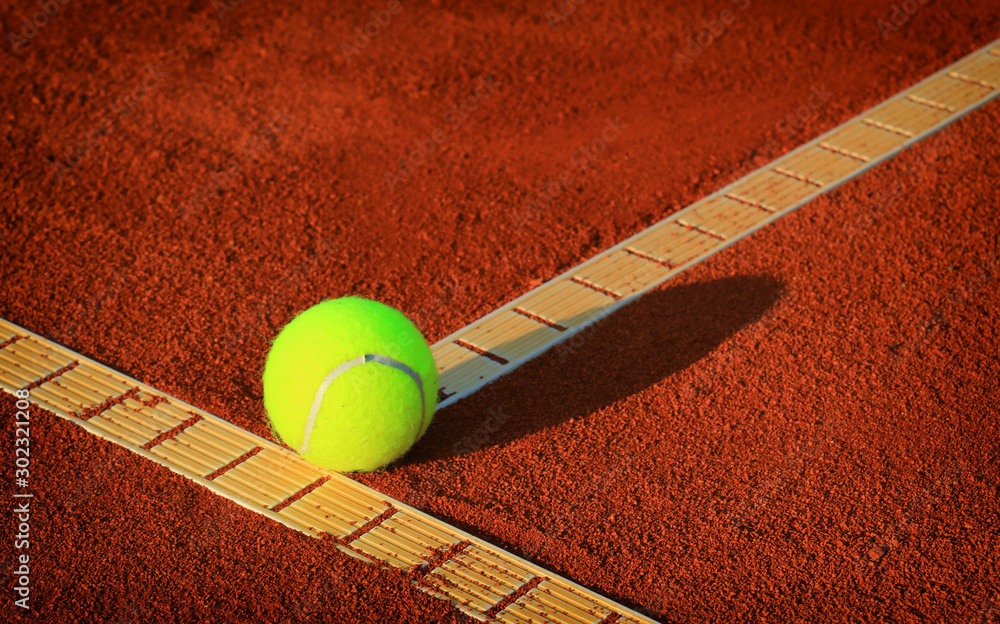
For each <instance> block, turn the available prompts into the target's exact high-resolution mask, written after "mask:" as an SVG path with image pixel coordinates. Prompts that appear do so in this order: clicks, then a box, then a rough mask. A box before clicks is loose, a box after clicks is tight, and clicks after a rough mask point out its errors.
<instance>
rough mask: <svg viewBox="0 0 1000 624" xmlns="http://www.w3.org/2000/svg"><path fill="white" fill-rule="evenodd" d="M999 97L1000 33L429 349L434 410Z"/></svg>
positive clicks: (465, 394) (488, 381)
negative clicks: (434, 375) (435, 387)
mask: <svg viewBox="0 0 1000 624" xmlns="http://www.w3.org/2000/svg"><path fill="white" fill-rule="evenodd" d="M998 95H1000V39H998V40H997V41H994V42H993V43H991V44H989V45H987V46H985V47H983V48H981V49H979V50H977V51H976V52H973V53H972V54H970V55H968V56H966V57H964V58H962V59H961V60H959V61H957V62H956V63H954V64H952V65H950V66H948V67H946V68H944V69H942V70H941V71H939V72H937V73H936V74H933V75H931V76H930V77H928V78H926V79H924V80H922V81H920V82H919V83H917V84H915V85H914V86H912V87H910V88H909V89H906V90H904V91H902V92H901V93H898V94H897V95H895V96H893V97H891V98H889V99H887V100H885V101H884V102H882V103H880V104H878V105H876V106H875V107H873V108H871V109H869V110H867V111H865V112H863V113H861V114H860V115H858V116H857V117H855V118H853V119H851V120H850V121H847V122H845V123H843V124H841V125H839V126H837V127H836V128H834V129H833V130H830V131H829V132H827V133H826V134H823V135H822V136H820V137H817V138H816V139H814V140H812V141H810V142H808V143H806V144H804V145H802V146H800V147H799V148H797V149H795V150H793V151H791V152H789V153H788V154H786V155H784V156H781V157H780V158H777V159H775V160H774V161H772V162H771V163H769V164H767V165H765V166H763V167H761V168H760V169H757V170H756V171H754V172H752V173H750V174H748V175H746V176H745V177H743V178H741V179H739V180H737V181H736V182H733V183H732V184H730V185H728V186H726V187H725V188H722V189H720V190H718V191H716V192H715V193H712V194H711V195H709V196H707V197H705V198H704V199H702V200H700V201H698V202H695V203H694V204H692V205H690V206H688V207H686V208H684V209H682V210H680V211H678V212H677V213H675V214H673V215H671V216H669V217H667V218H666V219H663V220H662V221H660V222H659V223H656V224H655V225H652V226H651V227H649V228H647V229H646V230H643V231H642V232H639V233H638V234H636V235H635V236H632V237H631V238H628V239H626V240H624V241H622V242H621V243H619V244H617V245H615V246H613V247H611V248H610V249H608V250H606V251H604V252H602V253H600V254H598V255H597V256H595V257H593V258H591V259H590V260H587V261H586V262H583V263H582V264H579V265H577V266H575V267H573V268H572V269H569V270H568V271H566V272H565V273H563V274H561V275H559V276H558V277H555V278H553V279H551V280H549V281H548V282H546V283H544V284H542V285H541V286H538V287H537V288H535V289H534V290H532V291H530V292H528V293H526V294H524V295H522V296H520V297H518V298H516V299H514V300H513V301H511V302H510V303H508V304H506V305H504V306H502V307H500V308H498V309H497V310H494V311H493V312H491V313H489V314H487V315H486V316H484V317H483V318H481V319H479V320H478V321H475V322H474V323H472V324H470V325H468V326H466V327H464V328H462V329H460V330H458V331H456V332H455V333H453V334H451V335H450V336H448V337H446V338H445V339H443V340H441V341H440V342H438V343H436V344H434V345H433V346H432V347H431V351H432V352H433V353H434V358H435V360H436V361H437V364H438V369H439V372H440V374H439V386H440V390H439V395H438V396H439V398H440V399H441V400H440V403H439V404H438V407H439V408H442V407H446V406H448V405H450V404H452V403H454V402H455V401H458V400H459V399H461V398H463V397H465V396H468V395H469V394H471V393H473V392H475V391H476V390H478V389H479V388H481V387H482V386H484V385H486V384H488V383H490V382H492V381H494V380H496V379H497V378H498V377H500V376H501V375H504V374H506V373H508V372H510V371H511V370H513V369H515V368H517V367H518V366H520V365H521V364H523V363H525V362H527V361H528V360H530V359H532V358H534V357H536V356H538V355H539V354H541V353H543V352H544V351H546V350H548V349H550V348H552V347H553V346H555V345H557V344H559V343H560V342H562V341H564V340H567V339H568V338H570V337H571V336H573V335H574V334H576V333H577V332H580V331H581V330H583V329H585V328H586V327H587V326H589V325H592V324H594V323H595V322H597V321H598V320H600V319H601V318H603V317H605V316H606V315H608V314H610V313H611V312H614V311H615V310H617V309H619V308H621V307H622V306H625V305H627V304H629V303H630V302H632V301H634V300H635V299H636V298H638V297H639V296H640V295H642V294H643V293H645V292H646V291H648V290H650V289H652V288H655V287H656V286H658V285H660V284H661V283H663V282H664V281H666V280H668V279H670V278H671V277H673V276H675V275H677V274H678V273H680V272H682V271H684V270H685V269H687V268H688V267H691V266H692V265H695V264H697V263H699V262H701V261H703V260H705V259H706V258H708V257H709V256H711V255H713V254H716V253H718V252H720V251H722V250H723V249H725V248H726V247H729V246H730V245H732V244H733V243H735V242H736V241H738V240H741V239H743V238H745V237H747V236H749V235H750V234H753V233H754V232H756V231H757V230H759V229H761V228H762V227H764V226H766V225H768V224H769V223H772V222H774V221H775V220H777V219H780V218H781V217H783V216H785V215H786V214H788V213H790V212H791V211H793V210H795V209H796V208H799V207H800V206H802V205H803V204H805V203H807V202H809V201H810V200H812V199H814V198H816V197H817V196H819V195H821V194H823V193H826V192H829V191H831V190H833V189H835V188H837V187H838V186H840V185H841V184H843V183H844V182H847V181H848V180H851V179H852V178H855V177H857V176H859V175H861V174H862V173H864V172H865V171H867V170H869V169H871V168H872V167H875V166H876V165H878V164H879V163H881V162H882V161H884V160H886V159H887V158H891V157H892V156H894V155H896V154H897V153H899V152H900V151H901V150H903V149H905V148H907V147H909V146H910V145H913V144H914V143H916V142H918V141H921V140H923V139H925V138H927V137H928V136H930V135H931V134H933V133H935V132H937V131H938V130H940V129H941V128H943V127H945V126H947V125H948V124H950V123H952V122H953V121H955V120H956V119H958V118H960V117H962V116H963V115H966V114H967V113H969V112H971V111H973V110H975V109H976V108H978V107H980V106H982V105H983V104H986V103H987V102H989V101H990V100H992V99H993V98H995V97H997V96H998Z"/></svg>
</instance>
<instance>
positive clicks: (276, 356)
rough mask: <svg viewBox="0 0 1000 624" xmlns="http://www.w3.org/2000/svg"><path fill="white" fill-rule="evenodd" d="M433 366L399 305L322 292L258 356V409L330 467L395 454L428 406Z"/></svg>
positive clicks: (416, 435)
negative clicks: (261, 365)
mask: <svg viewBox="0 0 1000 624" xmlns="http://www.w3.org/2000/svg"><path fill="white" fill-rule="evenodd" d="M437 373H438V371H437V366H435V364H434V357H433V356H432V355H431V350H430V347H429V346H428V345H427V342H426V341H425V340H424V337H423V335H422V334H421V333H420V330H418V329H417V328H416V326H414V325H413V323H412V322H410V320H409V319H407V318H406V316H404V315H403V313H402V312H399V311H398V310H396V309H394V308H392V307H390V306H387V305H385V304H383V303H379V302H377V301H372V300H369V299H363V298H361V297H342V298H340V299H330V300H327V301H323V302H321V303H318V304H316V305H314V306H313V307H311V308H309V309H308V310H306V311H305V312H302V313H301V314H299V315H298V316H296V317H295V318H294V319H292V321H291V322H289V323H288V324H287V325H286V326H285V327H284V328H283V329H282V330H281V332H280V333H279V334H278V336H277V337H276V338H275V339H274V342H273V344H272V345H271V349H270V351H269V352H268V354H267V361H266V363H265V365H264V377H263V385H264V408H265V409H266V410H267V415H268V420H269V421H270V424H271V428H272V429H273V431H274V433H275V434H276V435H277V437H278V438H280V439H281V441H283V442H284V443H285V444H287V445H288V446H290V447H292V448H294V449H295V450H296V451H298V452H299V454H300V455H302V456H303V457H304V458H305V459H307V460H309V461H310V462H312V463H314V464H316V465H317V466H320V467H322V468H326V469H329V470H336V471H338V472H368V471H371V470H377V469H379V468H382V467H384V466H386V465H387V464H389V463H391V462H393V461H395V460H396V459H399V458H400V457H402V456H403V454H404V453H406V451H407V450H409V449H410V447H412V446H413V444H414V443H415V442H416V441H417V440H419V439H420V437H421V436H423V434H424V432H426V431H427V427H428V426H429V425H430V423H431V417H432V416H433V415H434V410H435V408H436V406H437V377H438V374H437Z"/></svg>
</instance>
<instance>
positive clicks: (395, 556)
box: [0, 319, 654, 624]
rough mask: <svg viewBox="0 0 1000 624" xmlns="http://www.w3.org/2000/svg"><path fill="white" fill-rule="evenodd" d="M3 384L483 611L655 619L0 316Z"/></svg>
mask: <svg viewBox="0 0 1000 624" xmlns="http://www.w3.org/2000/svg"><path fill="white" fill-rule="evenodd" d="M0 345H4V346H3V348H2V349H0V388H2V389H3V390H4V391H6V392H8V393H10V394H14V395H15V396H16V393H19V392H20V393H21V395H22V396H23V390H24V389H26V388H27V389H29V390H28V400H30V401H31V402H32V403H34V404H35V405H37V406H39V407H40V408H42V409H45V410H48V411H50V412H52V413H54V414H56V415H57V416H60V417H62V418H65V419H66V420H69V421H70V422H73V423H75V424H77V425H79V426H80V427H83V428H84V429H86V430H87V431H89V432H91V433H93V434H94V435H97V436H99V437H101V438H104V439H105V440H108V441H110V442H113V443H114V444H117V445H119V446H122V447H124V448H126V449H128V450H130V451H132V452H133V453H136V454H137V455H141V456H143V457H145V458H146V459H149V460H152V461H154V462H156V463H158V464H160V465H161V466H164V467H166V468H167V469H169V470H171V471H173V472H175V473H177V474H179V475H181V476H183V477H186V478H188V479H190V480H191V481H194V482H195V483H197V484H199V485H201V486H204V487H206V488H208V489H209V490H211V491H212V492H215V493H216V494H218V495H220V496H223V497H225V498H228V499H229V500H231V501H233V502H235V503H236V504H238V505H241V506H243V507H245V508H247V509H249V510H251V511H254V512H256V513H259V514H261V515H264V516H267V517H268V518H270V519H272V520H274V521H276V522H280V523H281V524H283V525H285V526H287V527H289V528H291V529H295V530H296V531H301V532H302V533H305V534H306V535H309V536H312V537H317V538H324V539H330V540H332V541H333V542H334V543H335V544H336V546H337V548H339V549H340V550H342V551H344V552H345V553H347V554H349V555H351V556H353V557H357V558H359V559H362V560H364V561H367V562H369V563H374V564H377V565H384V566H385V565H387V566H393V567H395V568H399V569H401V570H403V571H404V572H406V573H407V574H408V576H409V577H410V578H411V579H412V580H413V583H414V584H415V585H416V586H417V587H419V588H420V589H421V590H423V591H424V592H426V593H428V594H430V595H432V596H435V597H437V598H440V599H442V600H447V601H449V602H451V603H452V604H454V605H455V606H456V607H457V608H458V609H460V610H461V611H463V612H465V613H467V614H468V615H470V616H472V617H474V618H476V619H478V620H482V621H490V622H497V621H499V622H505V623H506V624H523V623H525V622H586V623H588V624H597V623H599V622H622V623H631V624H648V623H653V622H654V621H653V620H651V619H650V618H648V617H646V616H644V615H642V614H639V613H636V612H635V611H633V610H631V609H629V608H627V607H625V606H623V605H620V604H618V603H617V602H615V601H613V600H610V599H608V598H605V597H603V596H601V595H599V594H597V593H595V592H592V591H590V590H588V589H586V588H584V587H582V586H580V585H578V584H576V583H574V582H572V581H570V580H568V579H565V578H563V577H561V576H559V575H557V574H553V573H551V572H549V571H547V570H545V569H544V568H542V567H540V566H537V565H535V564H533V563H531V562H530V561H527V560H525V559H522V558H520V557H518V556H517V555H514V554H512V553H509V552H507V551H505V550H503V549H501V548H497V547H496V546H493V545H492V544H490V543H488V542H486V541H484V540H482V539H480V538H478V537H476V536H474V535H472V534H470V533H467V532H465V531H462V530H460V529H458V528H455V527H453V526H451V525H449V524H447V523H444V522H441V521H440V520H437V519H436V518H434V517H433V516H430V515H428V514H426V513H424V512H422V511H420V510H418V509H415V508H413V507H410V506H409V505H406V504H405V503H402V502H400V501H397V500H395V499H393V498H391V497H389V496H386V495H385V494H382V493H380V492H378V491H376V490H373V489H371V488H369V487H367V486H365V485H363V484H361V483H358V482H357V481H355V480H353V479H351V478H349V477H347V476H345V475H343V474H340V473H337V472H329V471H326V470H322V469H320V468H318V467H316V466H313V465H312V464H310V463H309V462H307V461H305V460H304V459H302V458H301V457H299V456H298V454H296V453H294V452H292V451H289V450H287V449H285V448H283V447H281V446H279V445H277V444H274V443H273V442H270V441H269V440H265V439H264V438H261V437H258V436H255V435H253V434H252V433H250V432H248V431H245V430H243V429H241V428H239V427H237V426H235V425H233V424H231V423H229V422H227V421H225V420H223V419H221V418H218V417H217V416H213V415H212V414H209V413H208V412H205V411H203V410H200V409H198V408H196V407H194V406H192V405H189V404H188V403H185V402H184V401H181V400H180V399H177V398H175V397H172V396H170V395H167V394H164V393H162V392H160V391H158V390H156V389H155V388H152V387H150V386H147V385H146V384H143V383H141V382H139V381H136V380H135V379H133V378H131V377H128V376H127V375H124V374H122V373H119V372H118V371H115V370H114V369H111V368H109V367H107V366H104V365H103V364H100V363H98V362H95V361H93V360H91V359H89V358H86V357H84V356H82V355H80V354H79V353H76V352H74V351H72V350H70V349H67V348H66V347H63V346H62V345H59V344H57V343H55V342H53V341H51V340H48V339H46V338H44V337H42V336H39V335H38V334H35V333H33V332H30V331H28V330H27V329H25V328H23V327H20V326H18V325H15V324H14V323H11V322H9V321H7V320H4V319H0Z"/></svg>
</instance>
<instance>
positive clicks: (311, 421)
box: [299, 353, 427, 454]
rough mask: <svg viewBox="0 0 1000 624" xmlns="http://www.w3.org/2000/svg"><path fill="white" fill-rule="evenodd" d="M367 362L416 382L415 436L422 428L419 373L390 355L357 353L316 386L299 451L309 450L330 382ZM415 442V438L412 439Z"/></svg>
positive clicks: (423, 408)
mask: <svg viewBox="0 0 1000 624" xmlns="http://www.w3.org/2000/svg"><path fill="white" fill-rule="evenodd" d="M368 362H375V363H376V364H382V365H383V366H388V367H390V368H395V369H396V370H398V371H402V372H404V373H406V374H407V376H409V378H410V379H412V380H413V383H415V384H417V389H418V390H420V426H419V427H417V436H419V435H420V432H421V431H423V429H424V419H425V418H426V412H427V401H426V400H425V397H424V384H423V382H422V381H421V379H420V375H418V374H417V372H416V371H415V370H413V369H412V368H410V367H409V366H407V365H406V364H403V363H402V362H400V361H399V360H394V359H392V358H391V357H387V356H384V355H378V354H376V353H366V354H365V355H359V356H358V357H356V358H354V359H353V360H347V361H346V362H342V363H340V364H339V365H338V366H337V367H336V368H334V369H333V370H332V371H330V372H329V374H327V376H326V377H324V378H323V383H321V384H320V385H319V388H316V395H315V396H314V397H313V402H312V407H311V408H310V409H309V417H308V418H306V431H305V435H304V437H303V438H302V446H300V447H299V453H300V454H302V453H308V452H309V438H310V437H312V432H313V428H314V427H315V426H316V417H317V416H318V415H319V409H320V407H322V406H323V397H325V396H326V391H327V389H328V388H329V387H330V384H332V383H333V381H334V380H335V379H336V378H337V377H340V376H341V375H343V374H344V373H346V372H347V371H349V370H351V369H352V368H354V367H355V366H362V365H364V364H367V363H368ZM414 442H416V439H414Z"/></svg>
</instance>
